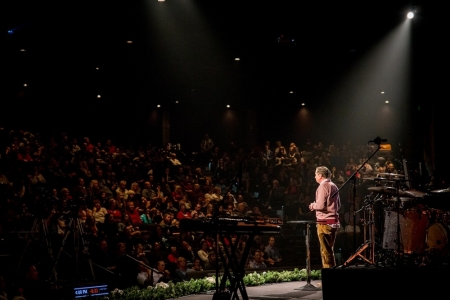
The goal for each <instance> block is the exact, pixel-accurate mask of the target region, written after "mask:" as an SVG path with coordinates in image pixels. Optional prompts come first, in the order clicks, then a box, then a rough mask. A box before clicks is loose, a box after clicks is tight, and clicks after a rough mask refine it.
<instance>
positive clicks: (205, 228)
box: [180, 217, 282, 234]
mask: <svg viewBox="0 0 450 300" xmlns="http://www.w3.org/2000/svg"><path fill="white" fill-rule="evenodd" d="M281 224H282V221H281V220H280V219H277V218H268V219H249V218H238V217H219V218H216V219H213V218H206V219H203V220H192V219H181V220H180V229H181V230H185V231H194V232H202V233H203V232H211V233H239V234H246V233H255V232H258V233H279V232H280V231H281V226H280V225H281Z"/></svg>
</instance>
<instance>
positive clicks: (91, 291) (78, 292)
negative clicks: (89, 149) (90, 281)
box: [73, 284, 109, 299]
mask: <svg viewBox="0 0 450 300" xmlns="http://www.w3.org/2000/svg"><path fill="white" fill-rule="evenodd" d="M73 291H74V297H75V299H79V298H86V297H96V296H107V295H108V294H109V291H108V285H107V284H103V285H86V286H82V287H75V288H73Z"/></svg>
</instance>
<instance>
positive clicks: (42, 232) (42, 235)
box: [16, 217, 53, 276]
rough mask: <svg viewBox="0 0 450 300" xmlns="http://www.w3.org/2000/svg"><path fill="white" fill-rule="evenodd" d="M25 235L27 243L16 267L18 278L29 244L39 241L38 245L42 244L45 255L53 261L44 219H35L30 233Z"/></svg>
mask: <svg viewBox="0 0 450 300" xmlns="http://www.w3.org/2000/svg"><path fill="white" fill-rule="evenodd" d="M26 233H27V234H29V235H28V238H27V243H26V245H25V248H24V250H23V252H22V255H21V257H20V259H19V263H18V265H17V269H16V276H18V273H19V271H20V267H21V265H22V262H23V260H24V258H25V256H26V255H27V252H28V250H29V249H30V248H31V243H32V242H33V241H37V240H39V242H40V245H43V244H44V245H45V246H46V248H47V253H48V255H49V257H50V259H51V260H52V261H53V247H52V244H51V242H50V240H49V238H48V236H49V231H48V226H47V220H46V219H44V218H41V217H35V218H34V220H33V225H32V226H31V229H30V231H29V232H26ZM35 233H37V234H39V237H38V238H35V236H34V234H35Z"/></svg>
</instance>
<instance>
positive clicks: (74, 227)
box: [48, 218, 95, 282]
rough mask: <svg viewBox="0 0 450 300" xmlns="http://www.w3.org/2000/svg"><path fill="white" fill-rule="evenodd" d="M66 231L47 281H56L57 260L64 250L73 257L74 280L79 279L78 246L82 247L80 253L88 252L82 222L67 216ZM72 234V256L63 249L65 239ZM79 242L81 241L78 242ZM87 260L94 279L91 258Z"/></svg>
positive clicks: (86, 253)
mask: <svg viewBox="0 0 450 300" xmlns="http://www.w3.org/2000/svg"><path fill="white" fill-rule="evenodd" d="M65 229H66V231H65V233H64V236H63V239H62V242H61V246H60V248H59V251H58V254H57V256H56V258H55V261H54V264H53V269H52V272H51V273H50V278H49V279H48V281H50V282H51V281H52V279H54V281H55V282H57V281H58V277H57V266H58V262H59V259H60V256H61V253H62V252H64V253H65V254H66V255H68V256H69V257H71V258H74V264H75V270H74V281H75V282H76V281H78V280H79V278H78V277H79V274H80V270H79V267H80V264H79V255H80V246H81V247H82V248H81V249H82V253H83V254H85V255H88V254H89V247H88V242H87V241H86V240H85V238H84V236H85V233H84V230H83V224H82V222H81V221H80V219H79V218H69V219H68V223H67V226H66V228H65ZM70 234H72V237H73V253H74V256H75V257H73V256H72V255H71V254H70V253H68V252H67V251H64V247H65V246H66V242H67V239H68V237H69V235H70ZM80 242H81V243H80ZM87 261H88V263H89V269H90V273H91V276H92V280H93V281H95V273H94V269H93V267H92V265H93V264H92V260H91V259H90V258H89V257H88V258H87Z"/></svg>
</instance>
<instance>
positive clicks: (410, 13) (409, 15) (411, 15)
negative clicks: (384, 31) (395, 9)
mask: <svg viewBox="0 0 450 300" xmlns="http://www.w3.org/2000/svg"><path fill="white" fill-rule="evenodd" d="M406 17H407V18H408V19H412V18H414V13H413V12H412V11H410V12H409V13H408V14H407V15H406Z"/></svg>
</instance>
